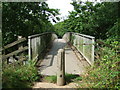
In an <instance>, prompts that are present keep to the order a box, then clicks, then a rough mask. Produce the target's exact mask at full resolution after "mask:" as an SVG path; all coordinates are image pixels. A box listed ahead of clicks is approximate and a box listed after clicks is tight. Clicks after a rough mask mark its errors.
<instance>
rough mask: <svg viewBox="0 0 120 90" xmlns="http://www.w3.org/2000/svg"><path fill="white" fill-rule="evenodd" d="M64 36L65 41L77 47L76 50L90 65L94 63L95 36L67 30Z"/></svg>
mask: <svg viewBox="0 0 120 90" xmlns="http://www.w3.org/2000/svg"><path fill="white" fill-rule="evenodd" d="M65 36H66V38H65ZM67 37H70V38H67ZM64 38H65V39H66V40H67V42H71V43H72V45H73V46H75V47H76V48H77V50H78V51H79V52H80V53H81V54H82V55H83V56H84V58H85V59H86V60H87V61H88V63H89V64H90V65H92V64H93V63H94V40H95V37H92V36H89V35H84V34H79V33H71V32H69V33H66V34H65V35H64Z"/></svg>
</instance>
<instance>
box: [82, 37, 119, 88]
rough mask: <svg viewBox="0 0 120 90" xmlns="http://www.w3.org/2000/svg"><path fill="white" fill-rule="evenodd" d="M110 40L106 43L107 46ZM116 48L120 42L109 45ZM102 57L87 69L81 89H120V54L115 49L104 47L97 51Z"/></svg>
mask: <svg viewBox="0 0 120 90" xmlns="http://www.w3.org/2000/svg"><path fill="white" fill-rule="evenodd" d="M106 41H110V40H109V39H107V40H105V41H104V42H105V43H106V44H107V43H108V42H106ZM109 44H111V45H112V46H114V47H116V45H117V46H119V45H120V42H118V41H117V40H115V41H114V42H111V43H109ZM96 51H97V52H98V53H99V55H100V57H99V58H98V59H96V60H95V64H94V66H92V67H89V68H88V69H87V72H86V73H85V75H83V76H82V78H83V79H82V83H80V87H85V88H86V87H87V88H116V89H119V88H120V83H119V82H120V78H119V74H120V67H119V64H120V54H119V52H118V51H117V50H116V49H114V48H108V47H105V46H104V47H103V46H101V48H97V50H96Z"/></svg>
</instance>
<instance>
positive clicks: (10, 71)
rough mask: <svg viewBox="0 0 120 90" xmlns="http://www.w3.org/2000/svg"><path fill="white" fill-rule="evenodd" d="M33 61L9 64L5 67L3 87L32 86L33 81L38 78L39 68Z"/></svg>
mask: <svg viewBox="0 0 120 90" xmlns="http://www.w3.org/2000/svg"><path fill="white" fill-rule="evenodd" d="M34 65H35V63H34V62H33V61H28V63H27V64H26V65H21V66H15V67H14V66H13V65H8V66H5V68H3V74H2V76H3V77H2V78H3V80H2V84H3V88H30V87H31V85H32V83H33V82H34V81H36V80H37V79H38V76H37V75H38V73H37V69H36V67H35V66H34Z"/></svg>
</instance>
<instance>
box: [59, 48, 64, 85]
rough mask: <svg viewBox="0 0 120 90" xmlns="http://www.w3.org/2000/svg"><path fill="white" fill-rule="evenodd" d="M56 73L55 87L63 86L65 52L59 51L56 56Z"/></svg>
mask: <svg viewBox="0 0 120 90" xmlns="http://www.w3.org/2000/svg"><path fill="white" fill-rule="evenodd" d="M57 60H58V61H57V62H58V72H57V85H58V86H63V85H65V51H64V49H60V50H59V51H58V56H57Z"/></svg>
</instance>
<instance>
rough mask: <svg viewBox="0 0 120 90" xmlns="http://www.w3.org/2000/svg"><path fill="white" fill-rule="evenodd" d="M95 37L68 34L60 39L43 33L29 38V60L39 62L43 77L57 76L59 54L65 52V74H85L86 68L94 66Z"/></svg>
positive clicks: (53, 34) (52, 34) (51, 34)
mask: <svg viewBox="0 0 120 90" xmlns="http://www.w3.org/2000/svg"><path fill="white" fill-rule="evenodd" d="M94 39H95V38H94V37H92V36H88V35H84V34H79V33H73V32H67V33H66V34H64V36H63V37H62V38H61V39H59V38H58V37H57V35H56V34H55V33H43V34H37V35H32V36H29V37H28V54H29V60H37V61H38V62H37V67H38V71H39V73H40V74H42V75H56V74H57V54H58V50H59V49H64V50H65V72H66V73H69V74H83V73H84V72H85V67H87V66H90V65H93V64H94ZM43 56H44V58H43V59H41V57H43Z"/></svg>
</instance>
